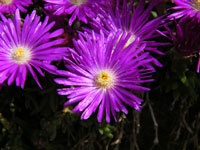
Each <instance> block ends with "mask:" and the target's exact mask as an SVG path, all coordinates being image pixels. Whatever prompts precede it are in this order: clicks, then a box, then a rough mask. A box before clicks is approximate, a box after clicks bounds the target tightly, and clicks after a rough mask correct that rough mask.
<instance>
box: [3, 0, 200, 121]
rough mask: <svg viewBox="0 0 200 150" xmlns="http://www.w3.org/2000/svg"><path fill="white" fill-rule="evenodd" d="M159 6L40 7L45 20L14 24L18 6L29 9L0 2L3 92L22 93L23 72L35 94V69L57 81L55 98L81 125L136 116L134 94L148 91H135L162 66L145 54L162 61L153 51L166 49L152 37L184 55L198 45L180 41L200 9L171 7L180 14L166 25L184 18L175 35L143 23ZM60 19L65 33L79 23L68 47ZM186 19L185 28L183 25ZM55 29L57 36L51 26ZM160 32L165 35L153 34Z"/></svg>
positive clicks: (157, 22) (190, 0)
mask: <svg viewBox="0 0 200 150" xmlns="http://www.w3.org/2000/svg"><path fill="white" fill-rule="evenodd" d="M159 2H160V1H158V0H152V1H148V2H146V1H145V0H140V1H139V2H135V1H134V0H129V1H128V0H122V1H120V0H115V1H114V0H113V1H112V0H110V1H107V0H44V3H45V4H44V9H43V10H44V12H45V14H46V15H47V16H46V17H45V19H44V21H43V22H41V21H40V17H39V16H37V15H36V11H35V10H34V11H33V12H32V13H31V14H30V15H28V14H27V15H26V17H25V18H24V20H22V18H21V17H20V11H21V12H26V11H27V10H26V9H25V8H24V7H28V6H29V5H31V4H33V3H34V2H32V1H31V0H26V1H24V0H0V12H1V15H0V17H1V21H0V83H1V84H2V83H4V82H7V84H8V85H11V84H12V83H13V82H14V81H15V82H16V86H21V88H24V85H25V81H26V76H27V73H30V74H31V75H32V77H33V78H34V80H35V81H36V82H37V84H38V86H39V87H40V88H42V85H41V84H40V83H39V81H38V78H37V76H36V73H35V71H37V72H38V73H39V74H40V75H42V76H44V75H45V74H44V72H43V71H42V70H41V69H43V70H45V71H47V72H49V73H51V74H54V75H57V76H61V77H60V78H56V79H54V80H55V82H56V83H58V84H63V85H64V86H66V87H65V88H62V89H58V94H60V95H67V99H68V100H67V102H66V103H65V104H64V106H68V105H71V104H75V103H78V104H77V105H76V106H75V108H74V109H73V112H76V113H81V112H82V115H81V119H88V118H89V117H90V116H91V115H92V114H93V113H94V112H96V110H97V109H98V114H97V119H98V121H99V122H101V121H102V118H103V115H104V113H105V116H106V121H107V122H110V119H111V118H110V116H111V115H112V116H113V117H114V120H115V121H117V117H116V112H119V111H122V112H123V113H125V114H127V113H128V110H127V109H126V107H125V105H129V106H131V107H133V108H134V109H135V110H138V111H139V110H140V109H141V103H142V102H143V100H142V99H141V98H139V97H138V96H136V95H137V93H136V92H145V91H149V90H150V89H149V88H148V87H143V86H142V84H143V83H146V82H151V81H153V79H152V73H153V72H155V67H154V65H156V66H159V67H161V66H162V64H160V63H159V61H158V60H157V59H156V58H155V57H153V56H152V53H154V54H161V55H163V54H164V53H163V52H161V51H160V50H158V46H160V45H165V44H166V43H162V42H157V41H156V40H155V38H158V37H159V36H161V35H164V36H165V37H167V38H169V39H171V40H172V41H174V42H175V43H176V47H177V49H178V51H180V52H181V53H182V54H183V55H184V56H185V55H191V53H194V52H196V51H197V50H198V48H197V47H198V44H197V43H196V44H195V43H194V40H193V39H189V38H190V37H188V36H185V34H187V35H189V34H191V36H192V34H193V32H187V31H188V30H189V29H188V28H190V27H191V26H192V29H193V30H196V29H198V28H197V26H196V24H198V22H199V18H200V16H199V9H200V2H199V1H195V0H187V1H186V0H184V1H181V0H176V1H175V3H176V4H177V5H178V6H176V7H174V9H182V10H181V11H178V12H175V13H173V14H171V15H169V20H170V19H174V18H175V19H177V18H180V17H182V16H184V17H183V18H182V19H181V21H180V22H178V23H176V26H177V32H176V35H174V34H173V31H171V30H170V29H169V28H168V26H167V25H166V24H165V22H166V18H165V20H164V19H163V17H162V16H161V17H157V18H155V19H151V20H150V19H149V18H150V14H151V10H152V8H153V7H154V6H156V5H157V4H158V3H159ZM136 3H137V5H135V4H136ZM14 12H15V13H14ZM47 12H48V13H47ZM2 13H10V14H13V13H14V17H13V19H10V18H8V19H7V18H6V17H5V16H4V15H3V14H2ZM195 17H196V19H195ZM49 18H50V19H49ZM60 18H61V20H60ZM62 18H69V20H68V24H69V26H68V27H70V26H71V25H72V24H73V23H74V22H75V20H78V21H80V22H83V23H84V24H85V25H84V27H82V29H81V30H82V31H76V33H77V35H78V36H77V37H76V38H73V40H72V41H73V46H71V47H69V46H66V45H65V42H66V40H67V39H66V38H62V36H63V35H67V32H68V31H67V27H66V26H67V25H65V24H63V20H62ZM188 18H189V19H190V21H189V22H190V24H186V23H188V21H185V19H188ZM191 18H192V19H191ZM49 20H51V21H49ZM52 20H54V21H52ZM194 20H197V21H196V24H195V25H194V22H195V21H194ZM59 22H62V23H61V24H62V25H58V27H59V28H60V27H61V28H63V29H59V28H57V27H55V26H54V24H55V23H56V24H58V23H59ZM160 27H162V28H163V27H165V28H166V31H164V32H161V31H160V30H159V28H160ZM194 32H195V31H194ZM198 35H199V34H198ZM64 37H65V36H64ZM195 39H197V40H199V39H200V38H199V36H196V37H195ZM184 44H185V45H187V46H183V45H184ZM190 46H191V47H192V48H191V47H190ZM55 61H62V62H63V63H64V66H65V68H64V69H62V70H59V69H57V67H56V66H55V65H53V63H52V62H55ZM110 113H111V114H110Z"/></svg>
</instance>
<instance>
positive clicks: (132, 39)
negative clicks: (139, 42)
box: [124, 34, 136, 48]
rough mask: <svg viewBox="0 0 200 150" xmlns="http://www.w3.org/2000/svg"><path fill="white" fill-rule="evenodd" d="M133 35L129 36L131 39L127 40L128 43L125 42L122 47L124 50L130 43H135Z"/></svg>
mask: <svg viewBox="0 0 200 150" xmlns="http://www.w3.org/2000/svg"><path fill="white" fill-rule="evenodd" d="M135 39H136V38H135V35H134V34H131V37H130V38H129V39H128V41H127V42H126V45H125V46H124V48H126V47H127V46H129V45H130V44H131V43H133V42H134V41H135Z"/></svg>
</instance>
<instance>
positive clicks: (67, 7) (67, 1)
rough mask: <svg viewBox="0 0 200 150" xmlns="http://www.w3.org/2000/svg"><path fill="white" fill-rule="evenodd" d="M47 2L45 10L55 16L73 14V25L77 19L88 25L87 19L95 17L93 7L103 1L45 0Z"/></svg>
mask: <svg viewBox="0 0 200 150" xmlns="http://www.w3.org/2000/svg"><path fill="white" fill-rule="evenodd" d="M44 1H45V2H47V4H46V5H45V9H47V10H51V11H52V10H53V11H54V14H55V15H61V14H72V15H71V17H70V19H69V25H71V24H72V23H73V22H74V20H75V19H76V18H77V19H78V20H79V21H83V22H84V23H87V22H88V20H87V17H94V15H95V14H94V12H93V11H92V9H91V6H92V5H93V4H94V3H99V2H100V1H101V0H44Z"/></svg>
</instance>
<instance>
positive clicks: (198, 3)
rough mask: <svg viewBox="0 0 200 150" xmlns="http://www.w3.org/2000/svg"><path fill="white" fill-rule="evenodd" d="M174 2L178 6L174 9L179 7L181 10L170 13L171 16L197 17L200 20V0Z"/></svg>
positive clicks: (178, 0)
mask: <svg viewBox="0 0 200 150" xmlns="http://www.w3.org/2000/svg"><path fill="white" fill-rule="evenodd" d="M174 3H175V4H176V5H177V6H175V7H173V8H172V9H175V10H177V9H178V10H179V11H176V12H175V13H173V14H171V15H169V18H176V19H178V18H181V17H183V18H185V17H189V18H193V17H196V18H198V21H199V22H200V0H174Z"/></svg>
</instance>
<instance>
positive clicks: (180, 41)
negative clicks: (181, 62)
mask: <svg viewBox="0 0 200 150" xmlns="http://www.w3.org/2000/svg"><path fill="white" fill-rule="evenodd" d="M175 25H176V32H174V31H173V30H171V29H170V28H169V27H168V26H165V28H166V30H167V33H168V34H164V33H161V34H163V35H164V36H165V37H167V38H168V39H170V40H171V41H172V42H173V44H174V45H175V49H176V51H177V52H178V53H179V54H180V55H182V56H183V57H185V58H187V57H191V56H193V55H194V54H195V53H200V45H199V43H200V24H199V22H198V19H197V18H184V19H181V20H180V21H179V22H178V23H177V22H176V21H175ZM199 65H200V59H199V62H198V67H197V72H199Z"/></svg>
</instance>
